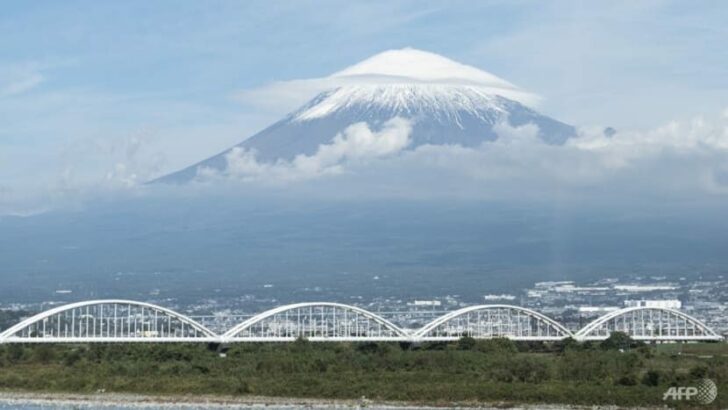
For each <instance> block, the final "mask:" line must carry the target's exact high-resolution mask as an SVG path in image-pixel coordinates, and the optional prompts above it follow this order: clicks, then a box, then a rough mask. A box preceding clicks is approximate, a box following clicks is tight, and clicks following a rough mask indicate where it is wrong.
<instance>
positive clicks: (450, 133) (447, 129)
mask: <svg viewBox="0 0 728 410" xmlns="http://www.w3.org/2000/svg"><path fill="white" fill-rule="evenodd" d="M321 82H322V83H323V86H324V88H325V89H324V90H323V91H322V92H321V93H320V94H318V95H317V96H315V97H314V98H313V99H312V100H310V101H309V102H308V103H306V104H304V105H303V106H301V107H300V108H299V109H297V110H295V111H293V112H291V113H290V114H288V115H287V116H286V117H285V118H283V119H282V120H280V121H278V122H277V123H275V124H273V125H271V126H269V127H268V128H266V129H264V130H262V131H260V132H258V133H257V134H255V135H253V136H251V137H250V138H248V139H246V140H244V141H243V142H241V143H240V144H238V145H236V146H235V147H231V148H230V149H228V150H226V151H224V152H222V153H220V154H218V155H215V156H213V157H210V158H208V159H205V160H203V161H201V162H199V163H197V164H194V165H191V166H189V167H187V168H184V169H182V170H180V171H177V172H174V173H171V174H168V175H166V176H163V177H161V178H159V179H157V180H155V181H153V182H165V183H185V182H189V181H192V180H195V179H196V178H197V176H198V173H199V171H200V170H201V169H203V168H204V169H207V170H214V171H216V172H220V173H225V170H226V168H227V158H228V154H229V153H230V152H231V151H232V150H233V149H238V150H239V149H244V150H246V151H251V152H254V153H255V158H256V160H257V161H261V162H268V163H274V162H276V161H290V160H292V159H293V158H295V157H297V156H301V155H304V156H310V155H313V154H315V153H316V152H317V150H318V149H319V147H320V146H322V145H325V144H330V143H332V141H333V140H334V138H335V137H336V136H337V135H339V134H340V133H341V132H342V131H344V130H345V129H346V128H347V127H349V126H350V125H352V124H355V123H361V122H364V123H366V124H367V125H368V126H369V127H370V128H372V129H374V130H376V129H380V128H381V127H382V126H383V124H385V123H386V122H387V121H389V120H391V119H393V118H395V117H399V118H404V119H407V120H409V121H410V122H411V124H412V131H411V135H410V144H409V145H408V147H407V149H414V148H416V147H418V146H422V145H427V144H431V145H461V146H465V147H475V146H478V145H481V144H482V143H483V142H485V141H493V140H495V139H497V138H498V136H497V133H496V132H495V130H494V127H495V126H496V125H497V124H499V123H503V122H507V123H508V124H510V125H511V126H522V125H525V124H534V125H536V126H537V127H538V130H539V137H540V138H541V139H542V140H544V141H545V142H546V143H549V144H563V143H564V142H565V141H566V140H567V139H568V138H570V137H571V136H574V135H575V134H576V130H575V129H574V127H572V126H571V125H568V124H565V123H562V122H560V121H557V120H555V119H552V118H550V117H547V116H544V115H541V114H539V113H538V112H536V111H534V110H533V109H532V108H529V105H530V104H531V103H533V102H534V101H535V100H536V97H535V96H534V95H532V94H529V93H528V92H525V91H523V90H521V89H519V88H518V87H516V86H515V85H513V84H511V83H509V82H508V81H505V80H503V79H501V78H499V77H497V76H495V75H493V74H490V73H487V72H485V71H483V70H480V69H478V68H475V67H472V66H468V65H464V64H460V63H458V62H456V61H453V60H450V59H448V58H445V57H443V56H440V55H437V54H434V53H430V52H426V51H420V50H416V49H411V48H405V49H400V50H390V51H385V52H382V53H380V54H377V55H374V56H372V57H370V58H368V59H366V60H364V61H361V62H360V63H358V64H355V65H353V66H351V67H348V68H346V69H344V70H342V71H339V72H337V73H334V74H332V75H331V76H329V77H326V78H324V79H322V80H321Z"/></svg>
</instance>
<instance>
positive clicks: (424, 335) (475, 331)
mask: <svg viewBox="0 0 728 410" xmlns="http://www.w3.org/2000/svg"><path fill="white" fill-rule="evenodd" d="M462 336H470V337H473V338H476V339H487V338H493V337H506V338H509V339H512V340H524V341H528V340H533V341H535V340H542V341H549V340H561V339H565V338H568V337H573V335H572V333H571V332H570V331H569V329H567V328H565V327H564V326H563V325H561V324H560V323H558V322H556V321H555V320H553V319H551V318H549V317H547V316H545V315H543V314H541V313H538V312H536V311H533V310H531V309H527V308H523V307H520V306H513V305H479V306H469V307H466V308H462V309H459V310H455V311H453V312H450V313H448V314H446V315H443V316H441V317H439V318H437V319H435V320H433V321H432V322H430V323H428V324H426V325H425V326H423V327H422V328H421V329H419V330H418V331H417V332H415V334H414V338H415V339H419V340H455V339H458V338H460V337H462Z"/></svg>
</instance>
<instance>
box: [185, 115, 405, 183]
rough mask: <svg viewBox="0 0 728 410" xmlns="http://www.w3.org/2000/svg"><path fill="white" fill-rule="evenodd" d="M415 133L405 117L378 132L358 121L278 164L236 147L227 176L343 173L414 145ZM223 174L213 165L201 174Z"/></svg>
mask: <svg viewBox="0 0 728 410" xmlns="http://www.w3.org/2000/svg"><path fill="white" fill-rule="evenodd" d="M411 132H412V124H411V123H410V121H409V120H405V119H402V118H393V119H391V120H389V121H387V122H385V123H384V124H383V125H382V128H381V129H380V130H376V131H373V130H372V129H371V128H370V127H369V126H368V125H367V124H366V123H363V122H362V123H356V124H352V125H350V126H349V127H347V128H346V129H345V130H344V131H343V132H342V133H340V134H338V135H336V136H335V137H334V138H333V140H332V141H331V143H329V144H323V145H320V146H319V147H318V150H317V151H316V153H315V154H313V155H298V156H296V157H295V158H294V159H293V160H291V161H278V162H276V163H275V164H270V163H261V162H258V160H257V159H256V153H255V151H249V150H245V149H243V148H240V147H235V148H233V149H232V150H231V151H230V152H229V153H228V154H227V155H226V157H225V159H226V161H227V169H226V170H225V172H224V176H226V177H232V178H235V179H241V180H246V181H251V180H262V181H269V182H270V181H273V182H282V181H295V180H302V179H311V178H316V177H320V176H323V175H334V174H340V173H342V172H343V171H344V169H345V166H346V165H347V164H353V163H359V164H361V163H363V162H366V161H367V160H370V159H377V158H386V157H388V156H391V155H394V154H397V153H399V152H401V151H402V150H403V149H405V148H406V147H407V146H408V145H409V144H410V138H409V137H410V134H411ZM219 176H220V175H218V173H216V172H215V171H213V170H211V169H209V168H201V169H200V170H198V177H199V178H201V179H203V180H205V179H210V178H216V177H219Z"/></svg>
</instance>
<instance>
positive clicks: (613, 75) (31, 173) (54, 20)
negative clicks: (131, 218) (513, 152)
mask: <svg viewBox="0 0 728 410" xmlns="http://www.w3.org/2000/svg"><path fill="white" fill-rule="evenodd" d="M0 10H2V11H1V12H0V50H2V53H0V205H1V204H2V200H3V198H2V197H3V196H5V197H6V199H7V198H9V197H13V198H14V200H18V198H20V199H22V197H23V196H24V195H26V191H27V192H28V193H27V195H31V194H30V192H32V191H34V190H36V191H37V190H63V189H69V190H72V189H76V188H75V187H76V183H77V182H78V181H85V180H98V179H104V178H106V179H114V178H115V177H116V176H118V175H126V174H128V173H129V172H134V173H141V174H144V175H159V174H162V173H165V172H168V171H171V170H174V169H177V168H180V167H182V166H185V165H188V164H190V163H192V162H194V161H197V160H200V159H203V158H206V157H208V156H210V155H212V154H215V153H217V152H219V151H221V150H223V149H225V148H228V147H229V146H231V145H233V144H235V143H237V142H239V141H240V140H242V139H243V138H245V137H247V136H249V135H250V134H251V133H253V132H255V131H257V130H259V129H261V128H263V127H264V126H266V125H268V124H270V123H271V122H273V121H275V120H276V119H278V118H280V116H281V115H283V114H284V113H285V112H286V111H287V110H288V109H290V108H291V107H289V106H288V105H287V103H286V101H283V100H282V101H280V102H278V101H272V102H271V101H266V102H265V104H263V103H258V102H256V101H255V100H251V99H250V98H244V97H241V95H249V94H248V93H246V91H249V90H253V89H257V88H260V87H265V86H266V85H267V84H270V83H272V82H275V81H287V80H293V79H305V78H314V77H322V76H326V75H328V74H330V73H332V72H334V71H337V70H340V69H342V68H344V67H346V66H349V65H351V64H354V63H356V62H358V61H360V60H362V59H364V58H367V57H369V56H371V55H373V54H376V53H378V52H381V51H383V50H387V49H392V48H401V47H406V46H411V47H415V48H419V49H423V50H428V51H432V52H436V53H439V54H442V55H444V56H446V57H449V58H452V59H454V60H456V61H460V62H463V63H466V64H470V65H473V66H476V67H479V68H481V69H484V70H486V71H489V72H491V73H494V74H496V75H498V76H500V77H502V78H505V79H507V80H509V81H511V82H513V83H515V84H517V85H518V86H520V87H521V88H523V89H525V90H528V91H531V92H534V93H536V94H539V95H541V96H542V97H543V98H544V100H543V102H542V103H541V105H540V106H539V107H538V109H539V110H540V111H542V112H544V113H546V114H549V115H552V116H554V117H555V118H558V119H560V120H563V121H565V122H569V123H572V124H575V125H583V126H588V125H611V126H614V127H616V128H618V129H630V130H631V129H637V130H642V129H652V128H654V127H658V126H660V125H662V124H665V123H668V122H670V121H673V120H683V121H684V120H689V119H690V118H692V117H693V116H695V115H699V114H705V115H720V113H722V112H723V110H724V109H725V108H726V107H727V106H728V53H727V52H726V51H725V48H726V44H728V25H727V24H726V23H725V22H726V21H728V6H726V4H725V3H724V2H719V1H705V2H701V1H691V2H685V1H675V2H671V1H625V2H616V1H614V2H612V1H610V2H578V1H574V2H560V1H551V2H542V1H479V2H474V1H462V2H441V1H433V2H426V1H419V0H418V1H380V2H375V1H366V2H356V3H355V2H342V1H336V2H327V1H317V2H306V1H285V2H283V1H279V2H276V1H206V2H193V1H189V2H185V1H179V0H174V1H154V2H149V1H131V0H130V1H123V2H99V1H63V2H58V1H45V2H44V1H33V2H22V1H18V2H5V3H3V4H2V6H1V8H0ZM130 170H132V171H130Z"/></svg>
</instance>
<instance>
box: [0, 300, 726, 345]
mask: <svg viewBox="0 0 728 410" xmlns="http://www.w3.org/2000/svg"><path fill="white" fill-rule="evenodd" d="M615 331H621V332H625V333H627V334H628V335H630V336H631V337H632V338H634V339H637V340H643V341H720V340H723V338H722V337H721V336H720V335H718V334H716V333H715V332H714V331H713V330H711V329H710V328H709V327H708V326H706V325H705V324H704V323H702V322H701V321H699V320H697V319H695V318H693V317H691V316H689V315H687V314H685V313H683V312H680V311H677V310H673V309H662V308H647V307H635V308H626V309H621V310H617V311H614V312H611V313H608V314H606V315H604V316H602V317H600V318H598V319H596V320H594V321H593V322H591V323H589V324H588V325H587V326H585V327H584V328H582V329H581V330H579V331H578V332H576V333H572V332H571V331H570V330H569V329H567V328H566V327H565V326H563V325H561V324H560V323H558V322H556V321H555V320H553V319H551V318H549V317H547V316H545V315H543V314H541V313H538V312H535V311H533V310H531V309H527V308H523V307H519V306H512V305H479V306H470V307H466V308H463V309H459V310H455V311H452V312H450V313H447V314H445V315H443V316H440V317H438V318H436V319H435V320H433V321H431V322H429V323H427V324H425V325H424V326H423V327H421V328H419V329H405V328H401V327H399V326H397V325H396V324H394V323H392V322H391V321H389V320H387V319H385V318H383V317H382V316H380V315H378V314H376V313H372V312H369V311H367V310H364V309H361V308H358V307H355V306H350V305H344V304H340V303H329V302H313V303H297V304H292V305H285V306H281V307H277V308H274V309H271V310H268V311H265V312H263V313H260V314H258V315H255V316H253V317H251V318H249V319H246V320H244V321H242V322H241V323H239V324H237V325H235V326H233V327H232V328H230V329H229V330H228V331H226V332H224V333H222V334H218V333H215V332H213V331H212V330H210V329H209V328H207V327H205V326H204V325H202V324H201V323H199V322H197V321H195V320H193V319H192V318H190V317H189V316H186V315H183V314H181V313H178V312H175V311H173V310H170V309H166V308H163V307H161V306H157V305H153V304H150V303H144V302H136V301H131V300H119V299H111V300H93V301H86V302H78V303H72V304H69V305H65V306H60V307H56V308H53V309H50V310H47V311H45V312H42V313H39V314H37V315H35V316H32V317H30V318H27V319H25V320H23V321H21V322H20V323H18V324H16V325H15V326H12V327H10V328H9V329H7V330H5V331H4V332H2V333H0V343H89V342H105V343H111V342H119V343H127V342H204V343H235V342H285V341H293V340H296V339H298V338H306V339H307V340H310V341H314V342H320V341H349V342H357V341H399V342H421V341H451V340H457V339H459V338H461V337H463V336H470V337H473V338H476V339H487V338H494V337H505V338H509V339H512V340H518V341H558V340H562V339H566V338H574V339H576V340H582V341H586V340H603V339H606V338H607V337H609V335H610V334H611V333H612V332H615Z"/></svg>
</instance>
